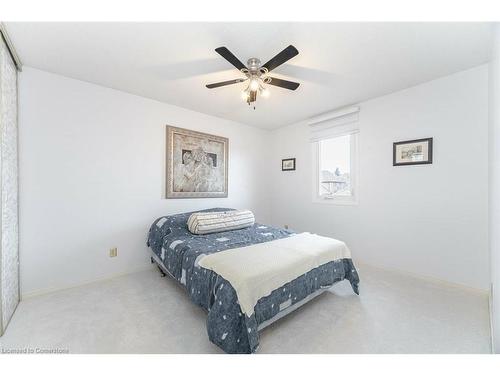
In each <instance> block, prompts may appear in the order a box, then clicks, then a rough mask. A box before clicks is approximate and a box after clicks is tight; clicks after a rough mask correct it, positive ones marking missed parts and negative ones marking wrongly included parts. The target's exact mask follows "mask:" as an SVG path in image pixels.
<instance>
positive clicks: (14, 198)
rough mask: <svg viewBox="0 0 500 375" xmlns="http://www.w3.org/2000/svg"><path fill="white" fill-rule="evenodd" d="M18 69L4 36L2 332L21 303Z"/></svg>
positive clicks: (0, 65) (0, 98) (0, 60)
mask: <svg viewBox="0 0 500 375" xmlns="http://www.w3.org/2000/svg"><path fill="white" fill-rule="evenodd" d="M17 203H18V189H17V69H16V66H15V64H14V61H13V60H12V57H11V55H10V53H9V50H8V49H7V46H6V45H5V42H4V40H3V39H2V37H1V36H0V300H1V304H0V336H1V335H2V334H3V332H4V330H5V328H6V327H7V324H8V323H9V321H10V318H11V317H12V314H13V313H14V310H15V309H16V307H17V304H18V303H19V253H18V242H19V239H18V205H17Z"/></svg>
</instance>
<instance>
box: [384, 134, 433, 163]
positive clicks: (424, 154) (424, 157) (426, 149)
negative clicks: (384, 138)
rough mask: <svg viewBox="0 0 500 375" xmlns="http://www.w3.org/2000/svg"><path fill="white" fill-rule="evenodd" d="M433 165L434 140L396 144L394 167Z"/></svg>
mask: <svg viewBox="0 0 500 375" xmlns="http://www.w3.org/2000/svg"><path fill="white" fill-rule="evenodd" d="M416 164H432V138H422V139H414V140H411V141H403V142H394V143H393V145H392V165H394V166H400V165H416Z"/></svg>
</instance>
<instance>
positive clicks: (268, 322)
mask: <svg viewBox="0 0 500 375" xmlns="http://www.w3.org/2000/svg"><path fill="white" fill-rule="evenodd" d="M150 251H151V263H156V265H157V266H158V269H159V270H160V272H161V275H162V277H165V275H168V276H170V277H171V278H172V279H173V280H175V282H177V283H178V281H177V279H176V278H175V277H174V276H173V275H172V274H171V273H170V272H169V271H168V270H167V268H166V267H165V266H164V264H163V262H162V261H161V260H160V258H159V257H158V255H156V254H155V253H154V252H153V251H152V250H151V249H150ZM330 288H331V287H329V288H323V289H318V290H317V291H315V292H314V293H311V294H309V295H308V296H307V297H306V298H304V299H302V300H301V301H299V302H297V303H294V304H293V305H291V306H289V307H287V308H286V309H284V310H281V311H280V312H279V313H278V314H276V315H275V316H273V317H272V318H271V319H268V320H265V321H263V322H262V323H260V324H259V326H258V327H257V328H258V330H259V331H262V330H263V329H264V328H266V327H268V326H270V325H271V324H273V323H274V322H276V321H277V320H279V319H281V318H283V317H285V316H287V315H288V314H290V313H291V312H293V311H295V310H297V309H298V308H299V307H301V306H303V305H305V304H306V303H308V302H309V301H311V300H313V299H314V298H316V297H317V296H319V295H321V294H323V293H324V292H326V291H327V290H329V289H330Z"/></svg>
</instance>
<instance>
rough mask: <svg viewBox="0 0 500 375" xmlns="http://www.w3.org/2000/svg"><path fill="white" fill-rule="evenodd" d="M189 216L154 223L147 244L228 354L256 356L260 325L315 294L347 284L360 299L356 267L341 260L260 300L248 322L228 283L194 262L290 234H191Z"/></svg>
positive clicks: (257, 227) (260, 229)
mask: <svg viewBox="0 0 500 375" xmlns="http://www.w3.org/2000/svg"><path fill="white" fill-rule="evenodd" d="M227 210H229V209H227V208H214V209H209V210H204V211H227ZM189 215H191V212H188V213H183V214H178V215H171V216H163V217H160V218H158V219H157V220H155V222H154V223H153V224H152V225H151V228H150V230H149V236H148V242H147V245H148V246H149V247H150V248H151V249H152V250H153V252H154V253H155V254H156V255H157V256H158V257H159V258H160V259H161V261H162V262H163V265H164V266H165V267H166V268H167V270H168V271H169V272H170V274H171V275H172V276H173V277H175V278H176V279H177V281H179V282H180V283H181V284H182V285H183V286H184V287H185V288H186V290H187V292H188V294H189V296H190V298H191V300H192V301H193V302H194V303H195V304H197V305H199V306H201V307H202V308H203V309H205V310H206V311H207V312H208V319H207V331H208V336H209V339H210V341H212V342H213V343H214V344H216V345H218V346H219V347H220V348H222V350H224V351H225V352H226V353H253V352H255V351H256V350H257V348H258V346H259V332H258V329H257V327H258V326H259V324H260V323H262V322H264V321H266V320H269V319H271V318H272V317H274V316H275V315H276V314H278V313H279V312H280V311H281V310H283V309H285V308H287V307H289V306H291V305H293V304H295V303H297V302H300V301H301V300H302V299H304V298H306V297H307V296H309V295H310V294H312V293H314V292H315V291H317V290H318V289H322V288H329V287H330V286H332V285H333V284H334V283H336V282H338V281H340V280H343V279H347V280H349V281H350V283H351V286H352V288H353V290H354V292H355V293H356V294H358V283H359V277H358V273H357V271H356V268H355V267H354V264H353V263H352V260H351V259H342V260H338V261H334V262H329V263H326V264H324V265H322V266H320V267H317V268H315V269H313V270H311V271H309V272H307V273H305V274H304V275H302V276H300V277H298V278H297V279H295V280H292V281H291V282H289V283H287V284H285V285H283V286H282V287H281V288H279V289H277V290H275V291H273V292H272V293H271V294H270V295H268V296H266V297H263V298H261V299H260V300H259V301H258V303H257V305H256V306H255V312H254V314H253V315H252V316H251V317H247V316H246V315H245V314H243V313H242V312H241V310H240V307H239V303H238V298H237V295H236V292H235V290H234V289H233V287H232V286H231V284H230V283H229V282H228V281H226V280H225V279H224V278H222V277H221V276H219V275H217V274H216V273H215V272H213V271H210V270H207V269H204V268H201V267H200V266H199V265H198V261H199V260H200V259H201V257H203V256H205V255H208V254H211V253H215V252H218V251H224V250H228V249H232V248H236V247H243V246H248V245H252V244H256V243H262V242H267V241H272V240H276V239H280V238H284V237H288V236H290V235H292V234H293V232H291V231H288V230H285V229H278V228H273V227H269V226H266V225H262V224H258V223H255V224H254V225H253V226H252V227H249V228H245V229H239V230H234V231H228V232H219V233H213V234H204V235H194V234H192V233H190V232H189V231H188V228H187V224H186V223H187V219H188V218H189Z"/></svg>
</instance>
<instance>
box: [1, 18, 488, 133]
mask: <svg viewBox="0 0 500 375" xmlns="http://www.w3.org/2000/svg"><path fill="white" fill-rule="evenodd" d="M6 29H7V31H8V33H9V35H10V37H11V39H12V41H13V44H14V46H15V48H16V50H17V52H18V54H19V56H20V58H21V60H22V62H23V64H25V65H27V66H31V67H35V68H39V69H43V70H46V71H49V72H53V73H58V74H62V75H65V76H68V77H72V78H76V79H80V80H84V81H88V82H93V83H96V84H99V85H103V86H107V87H111V88H115V89H119V90H123V91H127V92H130V93H133V94H137V95H141V96H144V97H148V98H153V99H157V100H160V101H163V102H167V103H171V104H175V105H178V106H181V107H185V108H189V109H192V110H195V111H199V112H203V113H207V114H211V115H215V116H219V117H222V118H226V119H230V120H234V121H239V122H241V123H245V124H249V125H254V126H258V127H261V128H267V129H272V128H276V127H280V126H283V125H287V124H290V123H294V122H297V121H300V120H303V119H305V118H308V117H311V116H315V115H317V114H320V113H323V112H327V111H329V110H333V109H335V108H338V107H341V106H345V105H348V104H352V103H355V102H359V101H362V100H366V99H369V98H373V97H376V96H380V95H384V94H387V93H390V92H393V91H397V90H400V89H403V88H406V87H410V86H413V85H415V84H418V83H421V82H425V81H429V80H432V79H435V78H437V77H441V76H444V75H447V74H451V73H454V72H457V71H460V70H464V69H467V68H471V67H473V66H477V65H480V64H482V63H485V62H487V61H488V59H489V49H490V24H487V23H7V24H6ZM289 44H293V45H294V46H295V47H297V49H298V50H299V52H300V53H299V55H298V56H296V57H294V58H293V59H292V60H290V61H289V62H288V63H286V64H285V65H282V66H280V67H278V68H277V69H276V70H275V71H273V75H274V76H276V77H279V78H284V79H288V80H292V81H297V82H300V84H301V86H300V87H299V88H298V89H297V90H296V91H288V90H284V89H281V88H279V87H274V86H271V96H270V97H269V98H266V99H265V98H259V99H258V101H257V109H256V110H253V108H250V107H249V106H248V105H246V103H245V102H244V101H243V100H242V99H241V95H240V93H241V91H242V90H243V88H244V87H245V86H244V85H245V84H244V83H240V84H236V85H232V86H226V87H222V88H218V89H212V90H208V89H207V88H205V84H207V83H214V82H218V81H224V80H229V79H234V78H238V77H240V76H241V73H239V72H238V71H237V70H236V69H235V68H234V67H232V65H230V64H229V63H228V62H227V61H225V60H224V59H223V58H222V57H220V56H219V55H218V54H217V53H216V52H215V51H214V49H215V48H217V47H219V46H226V47H227V48H229V49H230V50H231V51H232V52H233V53H234V54H235V55H236V56H237V57H238V58H239V59H240V60H241V61H242V62H244V63H246V60H247V59H248V58H250V57H258V58H260V59H261V60H262V61H263V62H265V61H267V60H268V59H270V58H271V57H273V56H274V55H275V54H276V53H278V52H279V51H281V50H282V49H283V48H285V47H286V46H288V45H289Z"/></svg>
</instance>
